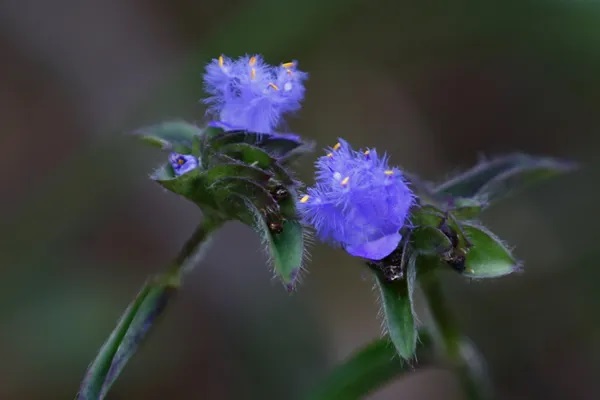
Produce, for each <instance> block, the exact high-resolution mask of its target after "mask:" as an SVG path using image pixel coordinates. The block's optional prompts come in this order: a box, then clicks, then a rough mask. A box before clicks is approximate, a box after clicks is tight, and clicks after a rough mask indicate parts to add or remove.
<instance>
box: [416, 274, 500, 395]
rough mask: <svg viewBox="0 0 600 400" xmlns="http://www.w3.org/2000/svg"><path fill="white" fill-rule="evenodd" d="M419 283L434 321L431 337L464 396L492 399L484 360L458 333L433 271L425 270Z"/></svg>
mask: <svg viewBox="0 0 600 400" xmlns="http://www.w3.org/2000/svg"><path fill="white" fill-rule="evenodd" d="M420 284H421V288H422V290H423V294H424V297H425V300H426V301H427V304H428V308H429V312H430V313H431V319H432V322H433V324H432V326H431V327H430V331H431V333H432V336H433V339H434V341H435V342H437V343H436V344H437V346H438V348H439V350H441V352H442V353H443V354H445V356H446V358H447V359H448V361H449V362H450V363H451V366H452V368H453V369H454V370H455V371H456V372H457V374H458V378H459V380H460V384H461V387H462V389H463V392H464V394H465V396H466V398H467V399H468V400H488V399H491V398H492V394H491V393H492V391H491V384H490V382H489V380H488V377H487V374H486V372H485V367H484V365H483V362H482V361H481V358H480V357H479V355H478V353H477V350H476V349H475V348H474V347H473V346H472V345H471V344H470V342H469V341H467V340H466V339H465V338H463V336H462V335H461V334H460V331H459V329H458V327H457V324H456V321H455V319H454V316H453V315H452V312H451V310H450V308H449V307H448V305H447V302H446V299H445V298H444V293H443V291H442V285H441V283H440V280H439V277H438V276H437V273H436V271H429V273H427V274H424V275H423V277H422V278H421V279H420Z"/></svg>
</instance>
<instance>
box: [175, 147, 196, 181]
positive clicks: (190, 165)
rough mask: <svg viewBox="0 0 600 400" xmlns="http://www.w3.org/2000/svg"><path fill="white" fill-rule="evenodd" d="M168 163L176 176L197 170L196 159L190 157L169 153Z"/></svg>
mask: <svg viewBox="0 0 600 400" xmlns="http://www.w3.org/2000/svg"><path fill="white" fill-rule="evenodd" d="M169 162H170V163H171V166H172V167H173V171H174V172H175V175H176V176H180V175H183V174H185V173H187V172H190V171H192V170H193V169H195V168H198V159H197V158H196V157H194V156H192V155H187V154H178V153H171V154H169Z"/></svg>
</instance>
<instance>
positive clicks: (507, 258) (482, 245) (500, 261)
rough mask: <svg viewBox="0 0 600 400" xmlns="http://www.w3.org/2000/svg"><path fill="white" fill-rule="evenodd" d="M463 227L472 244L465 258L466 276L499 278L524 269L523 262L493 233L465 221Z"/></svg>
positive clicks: (464, 273)
mask: <svg viewBox="0 0 600 400" xmlns="http://www.w3.org/2000/svg"><path fill="white" fill-rule="evenodd" d="M462 228H463V230H464V232H465V235H466V236H467V237H468V238H469V240H470V242H471V244H472V247H471V249H470V250H469V251H468V253H467V255H466V258H465V269H464V272H463V275H464V276H466V277H468V278H474V279H482V278H497V277H500V276H504V275H508V274H511V273H513V272H516V271H520V270H522V264H521V263H520V262H519V261H517V260H516V259H515V258H514V257H513V256H512V254H511V252H510V250H508V248H507V247H506V246H505V245H504V244H503V243H502V241H501V240H500V239H499V238H497V237H496V236H495V235H494V234H493V233H491V232H490V231H488V230H487V229H485V228H484V227H482V226H476V225H474V224H469V223H464V224H463V225H462Z"/></svg>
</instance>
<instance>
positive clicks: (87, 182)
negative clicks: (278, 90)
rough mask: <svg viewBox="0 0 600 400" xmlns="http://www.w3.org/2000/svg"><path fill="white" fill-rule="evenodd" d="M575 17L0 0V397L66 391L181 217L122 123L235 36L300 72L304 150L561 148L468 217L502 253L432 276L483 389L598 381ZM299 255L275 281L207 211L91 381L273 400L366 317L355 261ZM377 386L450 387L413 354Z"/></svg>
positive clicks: (489, 9) (369, 326)
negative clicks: (194, 243)
mask: <svg viewBox="0 0 600 400" xmlns="http://www.w3.org/2000/svg"><path fill="white" fill-rule="evenodd" d="M599 21H600V4H599V3H598V2H596V1H585V0H579V1H577V0H571V1H567V0H560V1H559V0H557V1H542V0H521V1H430V2H421V3H419V4H417V2H409V1H397V0H395V1H392V0H377V1H375V0H373V1H355V0H345V1H341V0H328V1H326V0H303V1H298V2H291V1H290V2H285V1H277V0H225V1H221V2H210V3H209V2H204V1H198V0H196V1H192V0H171V1H160V0H80V1H75V0H54V1H42V0H3V1H0V52H1V54H2V60H3V61H2V63H1V64H0V70H1V71H2V73H1V76H2V78H1V80H2V84H1V85H0V127H1V136H0V167H1V170H2V171H4V173H2V174H1V175H0V185H1V186H0V187H1V191H2V196H1V198H0V201H1V204H2V216H1V227H2V228H1V230H0V268H2V270H1V272H2V278H1V280H0V326H1V329H0V398H2V399H64V398H73V396H74V394H75V392H76V391H77V388H78V385H79V382H80V379H81V378H82V376H83V373H84V371H85V368H86V366H87V364H88V362H89V361H91V360H92V358H93V357H94V356H95V354H96V352H97V350H98V348H99V347H100V345H101V344H102V342H103V341H104V339H105V338H106V337H107V335H108V334H109V332H110V331H111V330H112V328H113V327H114V324H115V322H116V320H117V318H118V317H119V315H120V314H121V312H122V311H123V310H124V308H125V307H126V305H127V303H128V302H129V300H130V299H131V298H132V297H133V296H134V294H135V293H136V291H137V290H138V289H139V287H140V286H141V284H142V283H143V281H144V279H145V278H146V277H147V276H148V275H149V274H151V273H154V272H157V271H159V270H160V269H161V268H162V267H163V266H164V265H165V263H167V261H168V260H169V259H170V258H171V257H172V256H173V255H174V254H175V252H176V251H177V250H178V248H179V246H180V245H181V243H182V242H183V241H184V240H185V239H186V237H187V236H188V235H189V234H190V233H191V232H192V230H193V228H194V226H195V224H196V222H197V221H198V220H199V218H200V213H199V212H198V211H197V210H196V208H195V207H194V206H193V205H191V204H188V203H187V202H186V201H184V200H182V199H179V198H176V197H175V196H174V195H172V194H170V193H166V192H165V191H163V190H162V189H161V188H160V187H158V186H157V185H156V184H154V183H153V182H151V181H150V180H149V179H147V176H148V172H149V171H150V170H151V169H152V168H153V167H155V166H156V165H158V163H159V162H161V161H162V160H163V158H164V154H160V152H157V151H154V150H153V149H148V148H146V147H145V146H143V145H140V144H138V143H135V142H133V141H132V140H131V139H130V138H127V137H126V135H125V133H126V132H129V131H132V130H133V129H135V128H138V127H140V126H144V125H148V124H151V123H155V122H160V121H163V120H166V119H172V118H185V119H188V120H191V121H198V122H202V121H203V120H204V109H203V107H202V105H201V104H200V103H199V100H200V99H201V97H202V84H201V82H202V70H203V67H204V65H205V63H206V62H208V61H209V60H210V59H211V58H213V57H216V56H218V55H219V54H221V53H224V54H227V55H230V56H237V55H242V54H244V53H246V52H248V53H262V54H263V55H264V56H265V58H266V60H267V61H268V62H271V63H278V62H283V61H288V60H290V59H298V60H299V61H300V67H301V68H302V69H303V70H306V71H308V72H310V74H311V78H310V80H309V82H308V85H307V86H308V88H307V97H306V101H305V106H304V108H303V110H302V111H301V112H300V114H299V116H298V117H297V118H290V119H288V121H289V125H290V128H291V130H292V131H294V132H298V133H300V134H302V135H305V136H306V137H309V138H311V139H314V140H316V141H317V144H318V147H324V146H326V145H331V144H333V143H335V140H336V138H337V137H338V136H343V137H345V138H347V139H348V140H350V141H351V142H352V143H353V144H355V145H356V146H374V147H377V148H379V149H381V150H384V149H385V150H387V151H388V152H389V153H390V154H391V157H392V161H393V162H394V163H396V164H398V165H400V166H402V167H403V168H405V169H407V170H409V171H412V172H416V173H420V174H422V175H423V176H424V177H426V178H428V179H431V180H437V181H440V180H442V179H444V178H445V177H447V176H451V175H452V174H454V173H456V172H457V171H460V170H461V169H464V168H467V167H469V166H471V165H472V164H474V163H475V162H476V161H477V160H478V159H479V157H481V156H482V155H488V156H492V155H496V154H501V153H505V152H510V151H515V150H518V151H525V152H530V153H534V154H543V155H554V156H559V157H566V158H571V159H574V160H577V161H579V162H581V163H582V164H583V169H582V170H581V171H580V172H578V173H576V174H573V175H570V176H568V177H566V178H561V179H557V180H555V181H552V182H549V183H547V184H544V185H541V186H539V187H536V188H534V189H533V190H531V191H529V192H527V193H523V194H521V195H519V196H517V197H513V198H511V199H510V200H508V201H506V202H504V203H503V204H500V205H498V206H496V207H495V208H493V209H491V210H490V211H489V212H488V213H487V214H486V216H485V219H484V220H485V222H486V223H487V224H488V226H490V227H491V228H492V229H493V230H495V231H496V232H497V233H498V234H499V235H500V236H501V237H503V238H504V239H505V240H506V241H507V242H509V243H510V244H511V245H513V246H514V248H515V252H516V254H517V255H518V257H519V258H521V259H523V260H524V261H525V265H526V272H525V273H524V274H522V275H514V276H509V277H506V278H502V279H498V280H494V281H482V282H467V281H465V280H463V279H460V277H459V276H456V275H455V274H453V273H450V272H448V273H447V274H445V275H444V278H445V280H446V283H447V285H446V289H447V294H448V298H449V301H451V305H452V307H453V309H454V311H455V312H456V313H457V315H458V316H459V318H460V322H461V324H462V326H463V328H464V331H465V333H466V334H468V335H470V336H471V337H472V338H473V340H474V341H475V342H476V343H477V344H478V346H479V347H480V349H481V351H482V352H483V354H484V355H485V356H486V358H487V360H488V362H489V366H490V370H491V372H492V374H493V378H494V381H495V384H496V389H497V393H498V398H499V399H567V398H568V399H597V398H600V381H599V380H598V379H597V377H596V375H597V374H598V373H599V372H600V368H599V366H600V313H599V308H600V291H599V290H598V285H599V283H598V282H599V281H600V268H599V265H598V258H599V257H600V247H599V245H598V234H597V229H598V222H599V219H598V218H597V215H596V212H597V211H596V205H597V204H598V202H599V201H600V190H599V188H598V186H597V182H598V178H599V177H600V162H599V161H598V157H597V153H598V144H599V142H600V137H599V136H598V128H599V127H600V121H599V118H598V112H597V109H598V105H599V101H600V73H599V71H600V23H599ZM318 154H320V153H318ZM314 157H316V155H313V156H309V157H308V158H307V159H306V161H305V163H304V164H303V166H302V168H301V176H302V177H304V178H305V179H306V180H307V181H308V182H310V181H311V180H312V172H311V169H312V167H311V163H312V161H313V160H314ZM312 260H313V261H312V263H310V265H309V267H308V274H306V275H305V276H304V281H303V284H302V286H301V287H300V288H299V290H298V291H297V292H296V293H293V294H288V293H287V292H286V291H285V290H284V289H283V287H282V285H280V284H279V283H278V282H277V281H276V280H274V279H273V276H272V274H271V272H270V271H269V269H268V268H267V267H266V266H265V256H264V254H263V252H262V251H261V248H260V244H259V241H258V238H257V237H256V236H255V235H254V234H253V233H252V232H251V231H250V229H248V228H245V227H243V226H241V225H240V224H230V225H227V226H226V227H225V228H224V229H222V230H221V231H220V232H219V233H218V234H217V235H216V237H215V240H214V242H213V246H212V247H211V249H210V251H209V253H208V254H207V257H206V258H205V260H204V261H203V262H202V263H201V264H200V265H198V266H197V268H196V269H195V270H194V271H193V273H192V274H191V275H189V276H188V278H187V280H186V282H185V285H184V288H183V290H182V293H181V295H180V296H179V297H178V299H177V301H176V302H175V303H173V304H172V306H171V307H170V309H169V310H168V313H167V315H166V317H165V318H164V319H163V320H162V321H161V323H160V324H159V326H158V327H157V329H156V331H155V332H154V333H153V335H151V336H150V338H149V340H148V341H147V343H146V344H145V346H144V347H143V348H142V350H141V351H140V352H139V353H138V354H137V355H136V357H135V358H134V359H133V360H132V362H131V363H130V365H129V366H128V367H127V368H126V370H125V373H124V374H123V375H122V376H121V378H120V379H119V380H118V382H117V384H116V385H115V387H114V390H113V391H112V392H111V394H110V395H109V398H110V399H162V398H174V399H179V398H181V399H234V398H235V399H237V398H244V399H294V398H297V397H298V394H300V393H303V392H305V391H306V390H307V389H308V388H310V387H311V386H312V385H314V384H315V383H316V382H318V380H319V379H320V378H322V377H323V376H324V375H325V374H326V372H327V371H328V370H329V369H330V368H331V367H332V366H333V365H335V363H336V362H338V361H340V360H342V359H343V358H345V357H346V356H348V355H349V354H350V353H351V352H352V351H353V350H355V349H356V348H358V347H359V346H361V345H362V344H365V343H367V342H369V341H370V340H372V339H373V338H375V337H378V336H379V335H380V333H381V328H380V321H379V319H378V317H377V311H378V306H377V304H376V300H375V296H374V293H373V292H372V282H371V281H370V279H369V277H368V275H367V274H365V272H364V269H363V268H362V267H361V266H360V264H359V263H358V262H357V261H356V260H353V259H351V258H350V257H348V256H346V255H345V254H343V252H341V251H336V250H331V249H328V248H326V247H325V246H322V245H316V246H315V247H314V248H313V251H312ZM397 398H402V399H413V400H425V399H460V398H461V394H460V392H459V391H458V386H457V384H456V382H455V380H454V377H453V375H452V374H450V373H448V372H445V371H442V370H424V371H419V372H416V373H414V374H413V375H411V376H409V377H406V378H404V379H402V380H399V381H398V382H396V383H394V384H392V385H390V386H389V387H386V388H385V389H383V390H381V391H379V392H378V393H375V394H373V395H372V396H371V399H378V400H384V399H397Z"/></svg>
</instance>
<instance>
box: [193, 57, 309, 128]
mask: <svg viewBox="0 0 600 400" xmlns="http://www.w3.org/2000/svg"><path fill="white" fill-rule="evenodd" d="M307 77H308V75H307V74H306V73H305V72H302V71H299V70H297V69H296V62H290V63H285V64H281V65H279V66H271V65H268V64H266V63H265V62H264V61H263V60H262V58H261V57H260V56H258V55H256V56H252V57H250V56H245V57H241V58H239V59H237V60H231V59H229V58H225V57H223V56H221V57H219V58H218V59H216V60H213V61H212V62H211V63H210V64H209V65H208V66H207V67H206V73H205V75H204V85H205V88H206V92H207V93H208V94H209V97H208V98H207V99H206V100H205V101H204V102H205V103H206V104H208V105H209V109H208V111H209V113H210V114H212V115H213V116H218V119H219V120H220V122H221V123H223V124H225V125H226V126H229V127H234V128H235V129H243V130H247V131H250V132H257V133H272V132H273V131H274V129H275V128H276V127H277V126H278V125H279V123H280V122H281V117H282V116H283V114H286V113H289V112H293V111H296V110H298V109H299V108H300V105H301V101H302V99H303V97H304V80H306V78H307Z"/></svg>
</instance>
